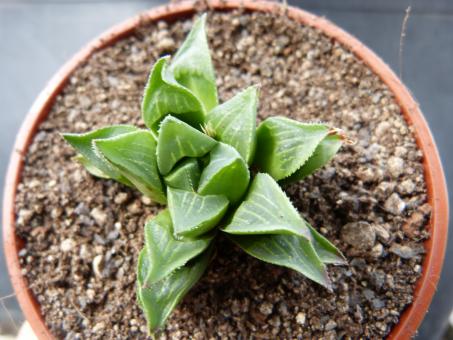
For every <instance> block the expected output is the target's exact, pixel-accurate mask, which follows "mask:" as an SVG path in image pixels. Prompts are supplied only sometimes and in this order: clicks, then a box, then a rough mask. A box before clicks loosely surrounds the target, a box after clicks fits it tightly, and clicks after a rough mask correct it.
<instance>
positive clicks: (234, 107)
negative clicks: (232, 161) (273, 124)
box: [206, 86, 258, 164]
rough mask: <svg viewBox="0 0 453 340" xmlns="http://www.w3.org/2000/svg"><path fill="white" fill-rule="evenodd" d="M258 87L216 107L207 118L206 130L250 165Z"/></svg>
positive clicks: (254, 132) (254, 142)
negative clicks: (233, 149) (211, 132)
mask: <svg viewBox="0 0 453 340" xmlns="http://www.w3.org/2000/svg"><path fill="white" fill-rule="evenodd" d="M257 105H258V87H257V86H251V87H249V88H247V89H246V90H244V91H242V92H240V93H239V94H237V95H236V96H234V97H233V98H231V99H230V100H228V101H227V102H225V103H223V104H221V105H219V106H217V107H216V108H215V109H214V110H212V111H211V112H210V113H209V114H208V116H207V117H206V120H207V129H208V130H209V131H213V133H214V134H215V138H217V139H218V140H220V141H221V142H223V143H226V144H229V145H231V146H232V147H234V148H235V149H236V150H237V151H238V152H239V153H240V154H241V156H242V158H244V160H245V161H246V162H247V163H248V164H250V163H251V162H252V159H253V156H254V153H255V146H256V110H257Z"/></svg>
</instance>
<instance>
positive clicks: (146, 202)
mask: <svg viewBox="0 0 453 340" xmlns="http://www.w3.org/2000/svg"><path fill="white" fill-rule="evenodd" d="M141 201H142V203H143V204H144V205H151V204H152V203H153V201H152V200H151V198H149V197H148V196H142V198H141Z"/></svg>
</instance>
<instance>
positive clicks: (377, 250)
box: [370, 243, 384, 258]
mask: <svg viewBox="0 0 453 340" xmlns="http://www.w3.org/2000/svg"><path fill="white" fill-rule="evenodd" d="M383 253H384V247H383V246H382V244H380V243H378V244H376V245H375V246H374V247H373V248H372V249H371V252H370V254H371V256H372V257H376V258H377V257H381V256H382V254H383Z"/></svg>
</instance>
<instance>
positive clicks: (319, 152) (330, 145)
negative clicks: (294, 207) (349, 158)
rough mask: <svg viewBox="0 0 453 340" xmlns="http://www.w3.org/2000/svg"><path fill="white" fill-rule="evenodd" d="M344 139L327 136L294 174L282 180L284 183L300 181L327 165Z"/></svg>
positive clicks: (336, 136)
mask: <svg viewBox="0 0 453 340" xmlns="http://www.w3.org/2000/svg"><path fill="white" fill-rule="evenodd" d="M342 144H343V140H342V138H341V137H340V136H338V135H328V136H326V137H325V138H324V139H323V140H322V141H321V142H320V143H319V144H318V146H317V147H316V149H315V151H314V152H313V154H312V155H311V157H310V158H308V160H307V161H306V162H305V164H304V165H303V166H302V167H301V168H299V170H297V171H296V172H295V173H294V174H292V175H291V176H289V177H288V178H285V179H283V180H282V183H283V184H289V183H292V182H296V181H300V180H301V179H304V178H305V177H307V176H309V175H311V174H313V173H314V172H315V171H316V170H318V169H320V168H321V167H323V166H324V165H326V164H327V163H328V162H329V161H330V160H331V159H332V158H333V157H334V156H335V154H336V153H337V152H338V150H339V149H340V147H341V145H342Z"/></svg>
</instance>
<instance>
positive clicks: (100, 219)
mask: <svg viewBox="0 0 453 340" xmlns="http://www.w3.org/2000/svg"><path fill="white" fill-rule="evenodd" d="M90 215H91V217H93V218H94V220H95V221H96V223H97V224H98V225H99V226H103V225H105V222H107V214H106V213H105V212H104V211H103V210H101V209H99V208H94V209H93V210H91V213H90Z"/></svg>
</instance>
